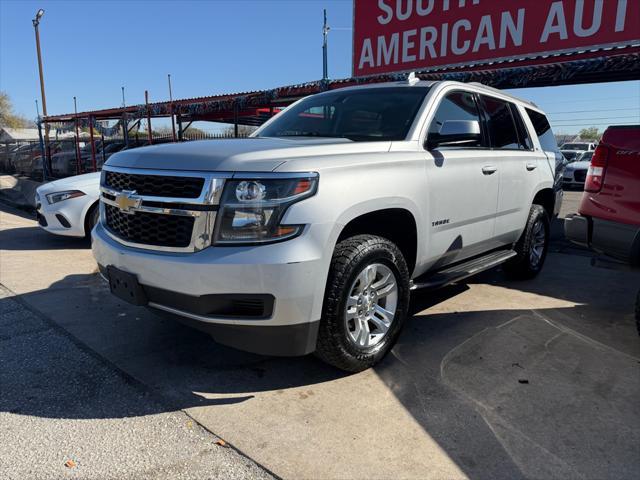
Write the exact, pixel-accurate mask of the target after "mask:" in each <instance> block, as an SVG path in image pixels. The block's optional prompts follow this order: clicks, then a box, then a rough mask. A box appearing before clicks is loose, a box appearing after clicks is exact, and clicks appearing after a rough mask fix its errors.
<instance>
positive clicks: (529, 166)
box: [527, 163, 537, 171]
mask: <svg viewBox="0 0 640 480" xmlns="http://www.w3.org/2000/svg"><path fill="white" fill-rule="evenodd" d="M536 167H537V165H536V164H535V163H527V170H528V171H532V170H535V169H536Z"/></svg>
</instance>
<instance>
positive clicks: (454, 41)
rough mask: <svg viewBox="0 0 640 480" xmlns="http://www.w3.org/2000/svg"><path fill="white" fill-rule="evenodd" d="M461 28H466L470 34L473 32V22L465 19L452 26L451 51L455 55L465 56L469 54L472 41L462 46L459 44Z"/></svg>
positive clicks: (463, 43) (466, 41) (465, 42)
mask: <svg viewBox="0 0 640 480" xmlns="http://www.w3.org/2000/svg"><path fill="white" fill-rule="evenodd" d="M461 28H464V29H465V30H466V31H467V32H468V31H469V30H471V22H470V21H469V20H467V19H466V18H463V19H461V20H458V21H457V22H456V23H454V24H453V25H452V26H451V51H452V52H453V53H454V55H464V54H465V53H467V50H469V45H471V41H470V40H465V41H464V42H462V46H460V44H459V43H458V34H459V31H460V29H461Z"/></svg>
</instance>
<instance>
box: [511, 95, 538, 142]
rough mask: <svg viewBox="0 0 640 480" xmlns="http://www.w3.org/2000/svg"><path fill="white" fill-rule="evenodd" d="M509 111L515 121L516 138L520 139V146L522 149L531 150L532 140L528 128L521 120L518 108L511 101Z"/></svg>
mask: <svg viewBox="0 0 640 480" xmlns="http://www.w3.org/2000/svg"><path fill="white" fill-rule="evenodd" d="M511 113H512V115H513V119H514V120H515V122H516V130H518V139H519V140H520V148H522V149H523V150H533V142H532V141H531V137H530V136H529V130H528V129H527V127H526V125H525V124H524V120H522V116H521V115H520V110H518V107H516V106H515V105H514V104H513V103H512V104H511Z"/></svg>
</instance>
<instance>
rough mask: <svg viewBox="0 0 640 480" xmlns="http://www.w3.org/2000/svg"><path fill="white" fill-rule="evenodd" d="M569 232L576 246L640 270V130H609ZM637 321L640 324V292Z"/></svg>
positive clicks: (569, 219)
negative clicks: (582, 246)
mask: <svg viewBox="0 0 640 480" xmlns="http://www.w3.org/2000/svg"><path fill="white" fill-rule="evenodd" d="M564 228H565V234H566V236H567V238H568V239H569V240H571V241H572V242H575V243H578V244H580V245H584V246H586V247H589V248H591V249H593V250H595V251H596V252H598V253H601V254H604V255H607V256H609V257H612V258H614V259H616V260H618V261H620V262H623V263H625V264H628V265H631V266H632V267H634V268H640V125H633V126H613V127H609V128H607V129H606V130H605V132H604V134H603V136H602V140H601V142H600V143H599V144H598V147H597V148H596V150H595V152H594V154H593V157H592V158H591V165H590V167H589V171H588V173H587V178H586V182H585V187H584V194H583V195H582V203H581V204H580V211H579V213H577V214H573V215H569V216H568V217H567V218H566V219H565V223H564ZM636 316H637V318H638V321H639V322H640V292H639V293H638V303H637V306H636ZM638 327H639V332H640V323H639V324H638Z"/></svg>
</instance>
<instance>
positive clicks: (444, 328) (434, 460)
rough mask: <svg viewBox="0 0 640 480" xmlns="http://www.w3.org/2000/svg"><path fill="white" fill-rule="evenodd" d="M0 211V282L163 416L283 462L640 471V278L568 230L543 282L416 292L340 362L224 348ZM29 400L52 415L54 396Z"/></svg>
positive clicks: (483, 473) (307, 467) (534, 472)
mask: <svg viewBox="0 0 640 480" xmlns="http://www.w3.org/2000/svg"><path fill="white" fill-rule="evenodd" d="M569 193H572V192H569ZM0 224H1V226H0V249H1V251H0V267H1V269H0V282H1V283H2V284H4V285H5V286H7V287H8V288H10V289H11V290H12V291H13V292H16V293H17V294H19V295H20V297H21V299H22V301H24V302H26V304H28V305H30V306H32V307H33V308H35V309H37V310H38V311H40V312H43V313H45V314H46V316H47V317H48V318H49V319H51V321H52V322H54V323H55V324H56V325H59V326H60V327H61V328H63V329H64V330H65V331H66V332H69V334H70V335H72V336H73V338H75V339H78V341H79V342H81V344H83V345H85V346H86V348H88V349H89V350H90V351H93V352H96V353H97V354H98V355H100V356H101V357H104V358H105V359H107V360H108V361H109V362H110V363H112V364H113V365H114V366H116V367H117V368H118V369H120V370H122V371H123V372H126V374H128V375H130V376H132V377H133V378H135V379H136V380H137V381H139V382H140V383H141V384H142V385H144V387H145V388H146V389H148V391H149V392H150V394H153V395H157V396H158V397H159V398H161V399H162V400H163V402H162V405H163V407H161V408H163V409H164V411H163V412H156V413H167V414H174V413H175V412H179V411H180V410H183V411H185V412H187V413H188V414H189V415H190V416H191V417H192V418H194V419H195V420H197V421H198V422H199V423H200V424H202V425H203V426H205V427H206V428H207V429H208V430H210V431H212V432H215V434H216V435H219V436H221V437H222V438H224V439H225V440H227V441H229V442H230V443H231V444H232V445H234V446H235V447H237V448H238V449H239V450H240V451H242V452H243V453H244V454H246V455H248V456H249V457H251V458H252V459H254V460H256V461H257V462H259V463H260V464H262V465H264V466H265V467H267V468H268V469H269V470H271V471H273V472H274V473H275V474H277V475H280V476H283V477H286V478H464V477H472V478H532V477H538V478H540V477H555V478H560V477H562V478H565V477H570V478H571V477H582V478H594V479H595V478H635V477H637V476H638V474H639V473H640V458H639V456H638V455H637V451H638V450H639V449H640V428H639V427H640V412H638V410H637V408H635V404H636V402H637V398H638V397H639V395H640V363H639V359H640V342H639V340H638V336H637V334H636V332H635V327H634V320H633V313H632V312H633V301H634V299H635V292H636V291H637V289H638V288H640V276H639V275H638V274H637V273H632V272H619V271H612V270H603V269H595V268H594V267H591V265H590V262H589V254H588V253H587V252H584V251H581V250H579V249H576V248H574V247H572V246H570V245H568V244H566V243H565V242H563V241H562V240H561V239H560V237H558V240H557V241H556V242H555V243H554V245H553V248H552V250H553V253H551V254H550V255H549V258H548V259H547V264H546V265H545V268H544V271H543V273H542V275H541V276H540V277H539V278H537V279H536V280H533V281H527V282H511V281H507V280H506V279H505V278H504V277H503V275H502V274H501V273H500V272H499V271H492V272H487V273H485V274H483V275H481V276H479V277H476V278H474V279H470V281H469V283H467V284H462V285H456V286H452V287H449V288H447V289H444V290H441V291H439V292H437V293H436V294H418V295H416V296H414V299H413V305H412V308H413V311H414V313H415V315H414V317H413V318H412V319H411V320H409V321H408V323H407V325H406V330H405V331H404V333H403V334H402V335H401V338H400V341H399V343H398V345H397V346H396V347H395V348H394V350H393V352H392V354H391V355H389V356H388V357H387V358H386V359H385V360H384V361H383V362H382V363H381V364H380V365H379V366H378V367H377V368H375V369H372V370H369V371H367V372H363V373H360V374H357V375H346V374H344V373H341V372H338V371H335V370H333V369H331V368H329V367H327V366H325V365H324V364H322V363H320V362H318V361H317V360H315V359H314V358H313V357H306V358H299V359H278V358H267V357H260V356H256V355H251V354H246V353H243V352H239V351H235V350H232V349H228V348H225V347H222V346H219V345H217V344H215V343H214V342H213V341H212V340H210V339H209V338H208V337H207V336H205V335H203V334H201V333H199V332H196V331H194V330H191V329H189V328H187V327H184V326H182V325H181V324H179V323H177V322H174V321H172V320H170V319H166V318H161V317H158V316H156V315H154V314H153V313H150V312H148V311H146V310H144V309H139V308H135V307H131V306H129V305H123V304H121V303H119V301H118V300H117V299H115V298H114V297H112V296H111V295H110V294H109V293H108V291H107V288H106V286H105V285H104V284H103V283H102V281H101V280H100V279H99V278H98V276H97V275H96V273H95V270H96V267H95V263H94V262H93V260H92V258H91V254H90V251H89V250H88V248H87V245H86V243H83V242H81V241H74V240H69V239H62V238H55V237H52V236H50V235H48V234H46V233H44V232H42V231H40V230H38V229H37V228H36V227H35V222H33V221H31V220H28V219H26V218H21V217H19V216H17V215H13V214H8V213H1V214H0ZM14 374H17V373H14ZM169 406H170V407H169ZM23 415H28V416H29V417H33V418H37V419H41V420H42V421H43V422H51V421H53V422H55V421H57V420H58V417H57V416H56V414H55V413H51V411H50V409H43V408H42V407H34V408H33V409H31V411H27V412H23ZM80 415H81V416H82V419H83V421H87V422H89V423H92V422H96V421H99V419H98V418H95V416H94V415H92V414H90V413H82V414H80ZM112 415H113V418H115V419H117V418H122V417H123V416H124V415H123V414H122V413H121V412H114V413H113V414H112Z"/></svg>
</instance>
